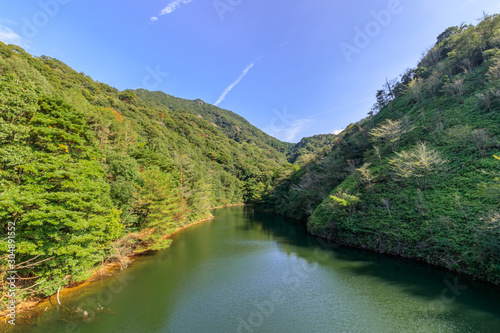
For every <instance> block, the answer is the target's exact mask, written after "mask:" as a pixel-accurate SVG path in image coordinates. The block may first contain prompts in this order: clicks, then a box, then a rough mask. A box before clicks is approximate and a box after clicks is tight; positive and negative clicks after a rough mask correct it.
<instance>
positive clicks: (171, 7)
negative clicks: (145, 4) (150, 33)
mask: <svg viewBox="0 0 500 333" xmlns="http://www.w3.org/2000/svg"><path fill="white" fill-rule="evenodd" d="M191 1H193V0H172V1H170V3H169V4H168V5H167V6H166V7H165V8H163V9H162V10H161V12H160V14H159V16H162V15H167V14H170V13H172V12H173V11H175V10H176V9H177V8H179V7H180V6H181V5H183V4H184V5H185V4H188V3H190V2H191ZM156 21H158V17H156V16H153V17H151V22H156Z"/></svg>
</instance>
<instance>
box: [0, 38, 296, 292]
mask: <svg viewBox="0 0 500 333" xmlns="http://www.w3.org/2000/svg"><path fill="white" fill-rule="evenodd" d="M0 75H1V76H0V225H1V227H2V230H5V231H6V230H7V227H8V223H9V222H11V223H15V226H16V228H15V240H16V244H15V250H12V252H15V253H16V265H15V267H13V268H14V269H13V270H17V271H18V273H19V275H20V277H21V278H22V279H23V280H21V281H22V285H20V286H19V287H21V289H23V293H22V295H21V296H22V297H29V296H33V295H37V294H42V295H43V294H44V295H50V294H52V293H54V292H55V291H56V290H57V289H58V288H59V287H60V286H64V285H66V284H68V283H70V282H76V281H81V280H83V279H85V278H88V277H89V274H91V273H92V269H93V268H94V267H96V266H99V265H101V263H102V262H104V261H106V260H118V261H120V263H121V264H122V265H123V266H126V265H127V259H126V256H127V255H128V254H130V253H131V252H132V251H135V252H141V251H146V250H157V249H162V248H165V247H167V246H168V245H169V243H170V240H168V239H166V238H165V235H167V234H169V233H170V232H172V231H173V230H175V229H176V228H177V227H179V226H183V225H187V224H189V223H191V222H194V221H197V220H200V219H204V218H207V217H209V216H210V212H209V209H210V208H211V207H216V206H222V205H227V204H236V203H244V202H253V201H257V200H260V199H261V195H262V194H263V193H264V192H265V191H266V190H268V188H269V186H270V183H271V181H272V178H273V176H274V172H275V170H276V169H277V168H279V167H281V166H282V165H284V164H286V163H287V159H286V154H287V153H288V152H289V150H290V149H291V147H292V145H291V144H286V143H282V142H280V141H278V140H276V139H274V138H272V137H270V136H268V135H266V134H265V133H263V132H262V131H260V130H258V129H257V128H255V127H253V126H251V125H250V124H249V123H248V122H246V121H245V120H244V119H242V118H241V117H239V116H237V115H235V114H233V113H231V112H229V111H225V110H221V109H218V108H216V107H214V106H209V105H206V104H203V103H202V102H201V101H187V100H181V99H176V98H173V97H170V96H167V95H165V94H163V93H149V92H146V91H137V92H135V91H132V90H126V91H118V90H117V89H115V88H112V87H110V86H108V85H106V84H104V83H99V82H95V81H93V80H92V79H91V78H90V77H88V76H86V75H84V74H83V73H77V72H75V71H74V70H72V69H71V68H69V67H68V66H66V65H65V64H64V63H62V62H60V61H58V60H56V59H52V58H49V57H45V56H43V57H33V56H31V55H29V54H27V53H26V52H25V51H24V50H22V49H21V48H19V47H17V46H14V45H5V44H2V43H0ZM11 225H12V224H11ZM11 225H9V226H11ZM0 248H1V251H2V253H4V254H5V253H9V252H8V251H9V242H8V240H7V238H3V239H2V240H1V241H0ZM11 249H13V248H12V247H11ZM1 264H2V272H3V273H2V281H5V279H4V275H5V270H6V268H7V264H8V262H7V255H3V256H2V262H1ZM3 290H5V289H3Z"/></svg>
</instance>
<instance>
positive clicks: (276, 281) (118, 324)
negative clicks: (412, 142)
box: [2, 207, 500, 333]
mask: <svg viewBox="0 0 500 333" xmlns="http://www.w3.org/2000/svg"><path fill="white" fill-rule="evenodd" d="M214 214H215V216H216V218H215V220H213V221H211V222H207V223H204V224H199V225H196V226H194V227H192V228H190V229H188V230H186V231H184V232H182V233H180V234H178V235H177V236H176V237H175V239H174V243H173V244H172V246H171V248H170V249H168V250H165V251H162V252H160V253H158V254H156V255H153V256H150V257H146V258H142V259H140V260H138V261H136V262H134V263H133V265H132V266H131V267H130V268H129V269H127V270H125V271H123V272H120V273H118V274H117V275H115V276H114V277H113V278H110V279H105V280H103V281H100V282H97V283H94V284H92V285H91V286H89V287H87V288H85V289H83V290H80V291H79V292H78V293H76V294H73V295H70V296H66V297H62V299H61V303H62V304H63V305H64V307H60V308H56V307H51V308H49V309H47V310H46V311H45V312H44V314H43V315H42V316H40V317H37V318H35V319H30V320H26V321H24V322H25V323H24V325H20V324H22V320H19V321H18V325H17V326H16V328H15V329H10V330H9V331H8V332H23V333H24V332H26V333H29V332H43V333H47V332H50V333H52V332H78V333H100V332H106V333H108V332H109V333H115V332H116V333H118V332H119V333H129V332H130V333H139V332H140V333H142V332H144V333H149V332H151V333H152V332H188V333H198V332H199V333H210V332H214V333H224V332H245V333H247V332H250V333H252V332H270V333H279V332H284V333H293V332H300V333H304V332H329V333H330V332H370V333H372V332H384V333H385V332H398V333H399V332H499V331H500V291H499V290H498V289H497V288H495V287H492V286H489V285H486V284H480V283H474V282H472V281H471V280H470V279H468V278H467V277H464V276H460V275H457V274H452V273H449V272H446V271H443V270H440V269H436V268H434V267H430V266H427V265H420V264H416V263H411V262H407V261H405V260H400V259H397V258H389V257H386V256H382V255H376V254H373V253H369V252H364V251H359V250H354V249H348V248H345V247H335V246H333V244H326V243H325V242H324V241H322V240H319V239H317V238H314V237H311V236H309V235H307V234H306V233H305V231H304V230H303V229H302V228H301V227H298V226H293V225H292V224H291V223H290V221H285V220H284V219H283V218H280V217H277V216H274V215H269V214H264V213H258V212H254V211H253V210H252V209H251V208H248V207H231V208H225V209H220V210H216V211H215V212H214ZM83 311H86V316H84V313H83ZM2 328H4V327H2Z"/></svg>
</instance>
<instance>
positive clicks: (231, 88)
mask: <svg viewBox="0 0 500 333" xmlns="http://www.w3.org/2000/svg"><path fill="white" fill-rule="evenodd" d="M253 66H254V64H253V63H251V64H250V65H248V66H247V67H246V68H245V69H244V70H243V73H241V75H240V77H238V79H237V80H236V81H234V82H233V83H231V84H230V85H229V86H228V87H227V88H226V90H224V92H223V93H222V95H220V97H219V99H218V100H217V102H215V104H214V105H215V106H217V105H219V104H220V103H221V102H222V101H223V100H224V98H226V96H227V94H229V92H230V91H231V90H233V88H234V87H235V86H236V85H237V84H238V83H240V81H241V80H243V78H244V77H245V76H246V75H247V74H248V71H249V70H250V69H252V67H253Z"/></svg>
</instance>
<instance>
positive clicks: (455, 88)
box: [443, 77, 465, 103]
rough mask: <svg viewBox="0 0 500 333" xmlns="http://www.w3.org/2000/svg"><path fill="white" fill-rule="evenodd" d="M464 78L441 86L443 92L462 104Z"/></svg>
mask: <svg viewBox="0 0 500 333" xmlns="http://www.w3.org/2000/svg"><path fill="white" fill-rule="evenodd" d="M464 83H465V78H463V77H462V78H456V79H455V80H453V82H451V83H447V84H445V85H444V86H443V91H445V92H446V93H448V94H449V95H451V96H457V97H458V99H459V101H460V103H463V102H464V100H463V96H464V94H465V84H464Z"/></svg>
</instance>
